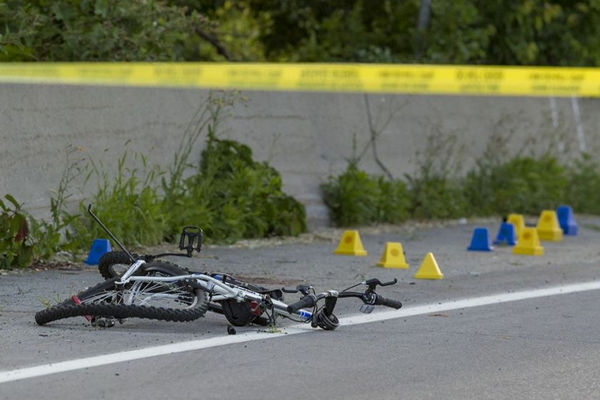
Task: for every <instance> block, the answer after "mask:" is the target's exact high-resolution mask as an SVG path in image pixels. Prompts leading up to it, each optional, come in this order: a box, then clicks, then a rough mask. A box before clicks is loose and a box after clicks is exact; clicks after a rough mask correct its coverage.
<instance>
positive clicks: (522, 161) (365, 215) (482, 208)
mask: <svg viewBox="0 0 600 400" xmlns="http://www.w3.org/2000/svg"><path fill="white" fill-rule="evenodd" d="M496 139H497V138H496ZM440 146H441V147H440ZM428 149H429V150H427V149H426V151H424V155H423V157H422V158H421V161H420V162H419V164H418V166H417V169H416V172H415V173H414V174H410V175H405V176H404V177H403V178H400V179H390V178H388V177H385V176H384V175H370V174H367V173H366V172H364V171H362V170H360V168H359V167H358V164H357V162H356V160H353V161H350V162H349V163H348V166H347V168H346V170H345V171H344V172H343V173H341V174H340V175H337V176H330V177H329V179H328V181H327V182H326V183H324V184H323V185H322V186H321V188H322V192H323V199H324V201H325V203H326V205H327V207H328V208H329V212H330V216H331V219H332V222H333V223H334V224H335V225H336V226H340V227H343V226H352V225H368V224H376V223H381V222H385V223H397V222H399V221H403V220H406V219H448V218H462V217H476V216H480V217H481V216H501V215H506V214H508V213H513V212H516V213H523V214H530V215H536V214H539V212H540V211H541V210H543V209H554V208H556V207H557V206H558V205H560V204H569V205H571V206H572V207H573V209H574V210H576V212H578V213H583V214H600V206H599V204H600V164H599V163H598V160H597V158H594V157H591V156H590V155H589V154H582V155H581V156H580V157H579V158H576V159H574V160H568V161H567V160H559V159H558V158H557V157H556V156H555V155H552V154H550V153H544V154H541V155H537V156H536V155H533V154H523V153H524V151H521V152H519V153H518V154H514V155H512V156H508V155H506V156H505V157H499V156H498V154H503V152H502V151H499V148H498V142H497V140H496V141H494V137H492V140H491V141H490V144H489V146H488V150H487V151H485V152H484V153H483V154H482V155H481V157H479V158H478V159H477V160H476V162H475V165H474V166H473V167H472V168H470V169H469V170H468V171H466V172H465V171H463V170H462V169H461V167H460V166H459V165H458V164H455V163H453V162H452V155H453V152H452V143H451V141H447V142H445V143H441V142H440V139H439V138H436V137H435V136H430V138H429V142H428ZM434 155H437V156H434ZM440 155H444V156H442V157H441V158H440ZM443 157H448V158H443ZM390 188H395V189H394V190H392V191H391V193H390Z"/></svg>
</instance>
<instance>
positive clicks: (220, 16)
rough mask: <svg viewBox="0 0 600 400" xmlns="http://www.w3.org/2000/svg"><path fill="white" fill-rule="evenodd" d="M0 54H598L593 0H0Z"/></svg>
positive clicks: (488, 57)
mask: <svg viewBox="0 0 600 400" xmlns="http://www.w3.org/2000/svg"><path fill="white" fill-rule="evenodd" d="M0 25H1V26H2V31H1V33H0V61H272V62H317V61H320V62H367V63H368V62H384V63H385V62H402V63H429V64H478V65H562V66H597V65H599V64H600V41H598V40H597V38H598V37H600V3H599V2H598V1H597V0H578V1H565V0H523V1H513V2H506V1H502V0H455V1H430V0H402V1H399V0H381V1H370V0H331V1H320V0H310V1H305V0H286V1H279V0H240V1H225V0H219V1H208V0H162V1H160V0H157V1H146V0H128V1H112V0H95V1H74V0H53V1H48V0H0Z"/></svg>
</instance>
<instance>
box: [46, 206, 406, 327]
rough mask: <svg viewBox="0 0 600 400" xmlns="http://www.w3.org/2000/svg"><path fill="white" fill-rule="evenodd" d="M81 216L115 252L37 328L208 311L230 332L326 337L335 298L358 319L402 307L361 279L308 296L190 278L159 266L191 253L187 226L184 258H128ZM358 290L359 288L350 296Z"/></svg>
mask: <svg viewBox="0 0 600 400" xmlns="http://www.w3.org/2000/svg"><path fill="white" fill-rule="evenodd" d="M88 211H89V212H90V214H91V215H92V216H93V217H94V219H95V220H96V221H97V222H98V223H99V224H100V226H101V227H102V228H103V229H104V230H105V231H106V232H107V233H108V234H109V236H110V237H111V238H112V239H113V241H115V243H117V244H118V246H119V247H120V248H121V251H113V252H109V253H107V254H105V255H103V256H102V258H101V259H100V262H99V272H100V273H101V274H102V276H104V277H105V278H106V280H105V281H104V282H101V283H99V284H97V285H96V286H93V287H91V288H88V289H86V290H84V291H82V292H80V293H78V294H77V295H74V296H72V297H71V298H70V299H69V300H66V301H64V302H62V303H60V304H57V305H55V306H52V307H49V308H47V309H45V310H42V311H39V312H38V313H36V315H35V320H36V322H37V323H38V324H40V325H43V324H46V323H49V322H52V321H56V320H59V319H64V318H70V317H76V316H83V317H85V318H86V319H87V320H89V321H90V322H91V323H92V325H94V326H101V327H110V326H113V325H114V324H115V322H117V321H118V322H123V321H124V320H125V319H127V318H148V319H154V320H163V321H177V322H185V321H192V320H195V319H198V318H200V317H202V316H204V315H205V314H206V312H207V311H212V312H217V313H221V314H223V315H224V316H225V318H226V319H227V321H228V322H229V323H231V324H232V325H234V326H245V325H249V324H257V325H275V324H276V322H277V319H278V318H279V317H282V318H288V319H291V320H293V321H297V322H306V323H310V324H311V326H312V327H315V328H316V327H320V328H322V329H325V330H334V329H336V328H337V327H338V326H339V320H338V318H337V317H336V316H335V315H334V313H333V311H334V309H335V306H336V302H337V300H338V299H339V298H351V297H352V298H358V299H360V300H361V301H362V302H363V306H362V307H361V311H362V312H366V313H368V312H371V311H372V310H373V308H374V306H377V305H382V306H387V307H391V308H395V309H399V308H400V307H402V304H401V303H400V302H399V301H397V300H392V299H387V298H384V297H382V296H381V295H379V294H377V293H376V292H375V289H376V288H377V286H388V285H393V284H395V283H396V282H397V280H396V279H394V280H393V281H390V282H381V281H379V280H378V279H368V280H365V281H362V282H360V283H357V284H356V285H353V286H350V287H349V288H346V289H344V290H341V291H337V290H327V291H325V292H321V293H316V292H315V291H314V289H313V288H312V287H311V286H309V285H299V286H297V287H296V288H295V289H285V288H281V289H268V288H264V287H261V286H257V285H255V284H252V283H248V282H243V281H241V280H238V279H235V278H234V277H232V276H230V275H227V274H219V273H199V272H193V271H189V270H187V269H185V268H183V267H181V266H179V265H177V264H174V263H172V262H167V261H164V260H160V257H163V256H166V255H184V256H188V257H191V255H192V252H193V251H198V252H199V251H200V249H201V244H202V230H200V229H199V228H195V227H186V228H184V230H183V232H182V235H181V238H180V242H179V248H180V250H186V253H185V254H180V253H165V254H159V255H145V256H135V255H133V254H131V253H130V252H129V251H127V249H125V247H124V246H123V245H122V244H121V243H120V242H119V241H118V240H117V239H116V238H115V237H114V235H113V234H112V233H111V232H110V231H109V230H108V228H106V227H105V226H104V225H103V224H102V222H101V221H100V220H99V219H98V218H97V217H96V216H95V215H94V214H93V212H92V210H91V206H90V207H89V208H88ZM360 285H362V286H365V287H366V288H365V289H364V290H362V291H355V290H352V289H354V288H356V287H357V286H360ZM284 293H300V294H301V295H302V297H301V298H300V300H299V301H296V302H294V303H292V304H287V303H285V302H284Z"/></svg>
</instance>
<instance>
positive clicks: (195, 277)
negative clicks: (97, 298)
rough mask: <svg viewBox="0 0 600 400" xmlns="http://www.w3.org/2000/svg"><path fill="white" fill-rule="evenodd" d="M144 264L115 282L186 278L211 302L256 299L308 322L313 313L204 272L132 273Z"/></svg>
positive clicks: (272, 309) (284, 313)
mask: <svg viewBox="0 0 600 400" xmlns="http://www.w3.org/2000/svg"><path fill="white" fill-rule="evenodd" d="M144 264H146V262H145V261H144V260H137V261H136V262H135V263H133V264H132V265H131V267H129V269H128V270H127V271H126V272H125V273H124V274H123V276H122V277H121V279H120V280H118V281H116V284H117V285H125V284H127V283H131V282H179V281H186V280H187V281H193V282H194V284H195V285H197V286H198V287H199V288H200V289H202V290H204V291H205V292H207V293H208V294H209V295H210V301H212V302H218V301H223V300H230V299H234V300H237V301H238V302H242V301H256V302H258V303H260V304H267V305H269V306H270V309H271V311H272V312H273V313H275V314H277V315H279V316H282V317H285V318H289V319H291V320H293V321H296V322H310V321H311V319H312V315H313V313H312V312H310V311H308V310H306V309H301V310H298V311H296V312H293V313H290V312H288V310H287V308H288V304H286V303H284V302H283V301H279V300H277V299H273V298H271V297H270V296H268V295H265V294H260V293H257V292H254V291H252V290H249V289H246V288H243V287H240V286H237V285H235V284H232V283H223V282H222V281H220V280H218V279H215V278H214V277H212V276H210V275H206V274H200V273H191V274H187V275H177V276H140V275H134V273H135V272H136V271H137V270H138V269H139V268H140V267H142V265H144ZM332 292H333V291H332ZM336 294H337V292H336Z"/></svg>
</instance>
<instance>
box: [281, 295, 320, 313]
mask: <svg viewBox="0 0 600 400" xmlns="http://www.w3.org/2000/svg"><path fill="white" fill-rule="evenodd" d="M316 302H317V297H316V296H315V295H314V294H309V295H308V296H305V297H303V298H301V299H300V300H299V301H297V302H295V303H293V304H290V305H289V306H288V307H287V311H288V312H289V313H295V312H296V311H298V310H299V309H301V308H305V307H312V306H314V305H315V303H316Z"/></svg>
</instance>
